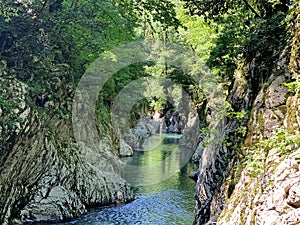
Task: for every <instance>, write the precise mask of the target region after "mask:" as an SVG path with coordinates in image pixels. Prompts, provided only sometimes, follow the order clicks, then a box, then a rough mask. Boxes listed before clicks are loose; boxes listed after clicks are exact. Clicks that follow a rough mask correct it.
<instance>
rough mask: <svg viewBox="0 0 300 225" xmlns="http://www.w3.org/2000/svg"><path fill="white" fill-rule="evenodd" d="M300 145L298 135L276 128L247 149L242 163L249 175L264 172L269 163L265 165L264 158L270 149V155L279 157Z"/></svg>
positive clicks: (288, 153) (286, 154)
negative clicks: (268, 135) (267, 136)
mask: <svg viewBox="0 0 300 225" xmlns="http://www.w3.org/2000/svg"><path fill="white" fill-rule="evenodd" d="M299 146H300V137H299V135H294V134H290V133H289V132H288V131H287V130H284V129H276V130H275V131H274V133H273V134H272V135H271V137H269V138H268V139H265V140H261V141H260V142H258V143H257V144H255V145H254V146H252V147H251V148H250V149H249V150H248V154H247V155H246V157H245V161H244V163H243V165H244V166H245V167H246V168H247V171H248V173H249V175H251V176H256V175H260V174H262V173H265V172H266V171H267V170H268V167H269V166H270V165H266V164H265V162H266V159H267V157H268V156H269V152H270V151H271V150H272V155H273V156H274V155H275V154H278V155H279V156H280V157H284V156H288V155H290V154H291V153H292V152H293V151H295V149H297V148H298V147H299Z"/></svg>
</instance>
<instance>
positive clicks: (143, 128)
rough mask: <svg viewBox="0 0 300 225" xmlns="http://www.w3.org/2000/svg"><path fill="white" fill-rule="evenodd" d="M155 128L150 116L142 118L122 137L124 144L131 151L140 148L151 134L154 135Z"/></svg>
mask: <svg viewBox="0 0 300 225" xmlns="http://www.w3.org/2000/svg"><path fill="white" fill-rule="evenodd" d="M156 130H157V129H156V126H155V125H154V121H153V120H152V119H151V116H142V117H141V118H140V119H139V121H138V123H137V125H136V126H135V127H134V128H131V129H129V130H128V131H127V132H126V133H125V134H123V136H124V140H125V142H126V143H128V144H129V145H130V147H132V148H133V149H135V148H142V146H143V144H144V142H145V140H146V138H147V137H149V136H150V135H152V134H155V133H156Z"/></svg>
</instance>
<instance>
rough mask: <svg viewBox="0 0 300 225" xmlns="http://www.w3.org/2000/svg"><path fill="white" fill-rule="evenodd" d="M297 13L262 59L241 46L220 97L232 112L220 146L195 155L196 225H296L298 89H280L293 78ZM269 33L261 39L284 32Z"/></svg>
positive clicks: (258, 51)
mask: <svg viewBox="0 0 300 225" xmlns="http://www.w3.org/2000/svg"><path fill="white" fill-rule="evenodd" d="M299 9H300V5H299V4H296V5H294V6H293V8H292V9H291V11H292V12H293V13H291V14H290V16H289V29H288V31H287V34H285V36H286V37H287V38H286V39H285V41H284V43H282V44H281V45H280V44H279V45H278V46H277V47H274V48H273V49H270V48H269V49H267V50H268V51H264V47H263V46H260V47H257V46H258V45H259V44H260V43H259V42H258V43H249V45H248V46H246V51H245V52H246V53H245V54H244V58H243V59H242V60H241V61H240V62H239V67H238V69H237V70H236V72H235V79H234V81H233V83H232V89H231V90H230V92H229V94H228V97H227V101H228V102H229V103H230V105H231V108H232V111H230V112H229V115H228V116H227V117H226V118H224V120H223V121H221V122H220V124H219V128H218V130H219V133H220V137H221V138H220V140H221V141H220V142H219V143H217V144H211V145H208V146H206V147H204V148H202V149H203V150H202V155H201V159H200V161H199V175H198V180H197V186H196V200H197V204H196V208H195V224H197V225H198V224H199V225H200V224H215V223H217V224H298V223H299V222H300V211H299V196H300V193H299V190H300V189H299V147H300V145H299V122H300V120H299V112H300V111H299V110H300V109H299V89H297V88H295V87H297V84H295V83H293V85H286V83H289V82H291V81H292V82H296V81H295V80H293V79H295V78H296V77H298V78H299V65H300V58H299V54H300V53H299V46H300V44H299V40H300V36H299V33H300V30H299V22H300V21H299V18H300V11H299ZM270 27H272V26H270ZM272 29H273V27H272ZM277 29H279V28H278V27H277ZM276 32H277V33H275V32H273V33H272V35H269V37H268V36H266V37H265V38H266V39H268V38H276V37H277V38H278V40H279V39H280V38H279V36H278V35H280V33H281V35H282V34H284V32H286V31H284V30H281V31H280V29H279V30H277V31H276ZM270 43H271V42H270ZM247 48H248V49H251V51H250V50H249V51H248V53H249V52H252V53H251V54H247ZM265 50H266V49H265ZM287 86H289V88H288V87H287ZM291 86H293V87H294V89H293V91H291V90H290V87H291ZM202 144H203V142H200V145H202ZM198 148H201V146H198Z"/></svg>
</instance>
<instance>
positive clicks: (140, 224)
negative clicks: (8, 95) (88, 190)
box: [60, 135, 195, 225]
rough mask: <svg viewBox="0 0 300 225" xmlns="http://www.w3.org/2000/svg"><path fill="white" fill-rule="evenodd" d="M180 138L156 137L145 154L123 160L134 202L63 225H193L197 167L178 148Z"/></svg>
mask: <svg viewBox="0 0 300 225" xmlns="http://www.w3.org/2000/svg"><path fill="white" fill-rule="evenodd" d="M178 138H179V136H176V135H175V136H174V135H172V136H165V137H163V138H161V137H159V136H153V137H151V138H150V139H149V140H148V141H147V143H146V144H145V148H144V149H143V151H136V152H135V155H134V157H129V158H123V159H122V161H123V162H124V163H125V164H126V165H129V169H127V170H125V173H124V177H125V178H126V179H127V180H128V181H129V182H130V183H132V184H133V185H134V186H135V194H136V198H135V200H134V201H133V202H131V203H129V204H125V205H121V206H106V207H101V208H97V209H94V210H93V211H91V212H90V213H89V214H88V215H86V216H83V217H81V218H79V219H76V220H74V221H71V222H67V223H60V225H71V224H76V225H95V224H97V225H133V224H136V225H171V224H176V225H177V224H178V225H179V224H182V225H190V224H192V223H193V210H194V205H195V200H194V186H195V182H194V181H193V180H191V179H189V178H188V175H189V174H190V173H191V172H192V171H193V167H192V165H191V164H190V163H189V161H188V160H187V158H189V157H190V153H189V152H187V150H184V149H180V148H178V145H177V144H176V143H178ZM186 161H188V162H187V164H185V162H186ZM183 164H185V166H183Z"/></svg>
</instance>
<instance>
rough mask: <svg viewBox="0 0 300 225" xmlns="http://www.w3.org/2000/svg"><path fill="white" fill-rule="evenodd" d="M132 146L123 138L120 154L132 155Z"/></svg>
mask: <svg viewBox="0 0 300 225" xmlns="http://www.w3.org/2000/svg"><path fill="white" fill-rule="evenodd" d="M132 155H133V150H132V148H131V147H130V146H129V145H128V144H127V143H126V142H125V141H124V140H123V139H122V140H121V142H120V156H132Z"/></svg>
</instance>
